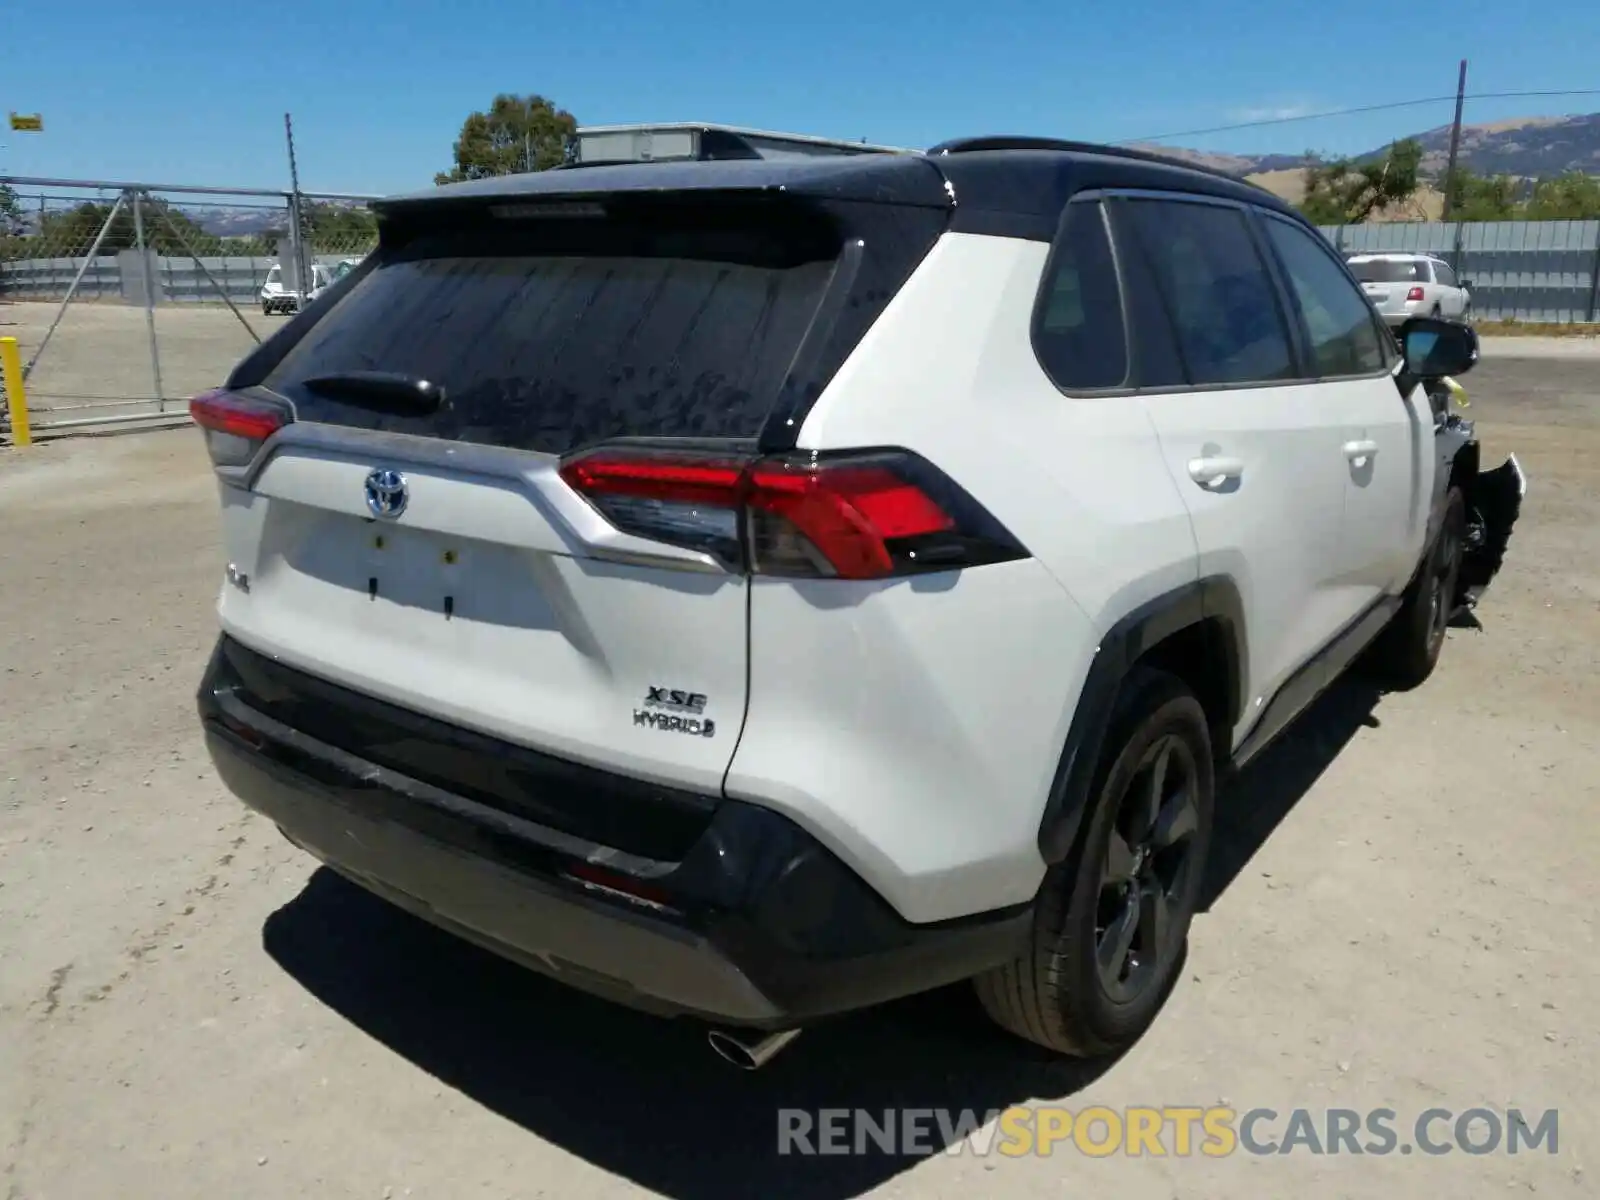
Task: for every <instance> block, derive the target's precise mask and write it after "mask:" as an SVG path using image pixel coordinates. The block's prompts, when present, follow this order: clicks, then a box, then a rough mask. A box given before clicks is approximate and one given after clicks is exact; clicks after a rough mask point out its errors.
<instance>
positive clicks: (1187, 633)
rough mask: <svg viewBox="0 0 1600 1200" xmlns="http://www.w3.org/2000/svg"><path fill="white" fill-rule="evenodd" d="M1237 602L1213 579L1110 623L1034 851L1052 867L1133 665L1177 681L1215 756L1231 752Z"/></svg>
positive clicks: (1243, 665)
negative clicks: (1206, 729) (1197, 710)
mask: <svg viewBox="0 0 1600 1200" xmlns="http://www.w3.org/2000/svg"><path fill="white" fill-rule="evenodd" d="M1248 645H1249V643H1248V638H1247V636H1246V631H1245V623H1244V602H1243V599H1242V598H1241V596H1240V594H1239V587H1238V584H1237V583H1236V582H1235V581H1234V580H1233V579H1232V578H1231V577H1229V576H1225V575H1217V576H1210V577H1207V578H1205V579H1200V580H1197V581H1195V582H1194V583H1190V584H1185V585H1184V586H1183V587H1180V588H1175V589H1173V590H1172V591H1169V592H1166V593H1164V594H1162V595H1160V596H1157V597H1155V598H1154V599H1152V600H1148V601H1146V602H1145V603H1143V604H1141V605H1139V606H1138V607H1137V608H1135V609H1134V610H1133V611H1131V612H1129V613H1127V614H1126V615H1125V616H1123V617H1122V618H1120V619H1119V620H1117V621H1116V622H1115V623H1113V624H1112V626H1111V627H1110V629H1108V630H1107V631H1106V633H1105V634H1104V635H1103V636H1102V637H1101V639H1100V645H1099V648H1098V650H1097V651H1096V653H1095V656H1094V660H1093V662H1091V663H1090V665H1089V672H1088V675H1087V677H1086V678H1085V680H1084V684H1083V687H1082V688H1081V689H1080V691H1079V693H1078V697H1077V703H1076V707H1075V709H1074V712H1073V717H1072V723H1071V725H1070V727H1069V728H1068V731H1067V740H1066V744H1065V746H1064V747H1063V749H1062V752H1061V759H1060V761H1059V763H1058V764H1057V767H1056V774H1055V778H1054V780H1053V782H1052V784H1051V788H1050V796H1049V799H1048V800H1047V801H1046V803H1045V810H1044V815H1043V817H1042V819H1041V821H1040V824H1039V851H1040V853H1041V855H1043V857H1044V860H1045V862H1047V863H1057V862H1060V861H1061V860H1062V859H1064V858H1065V857H1066V856H1067V854H1068V853H1069V852H1070V851H1071V849H1072V844H1073V842H1074V841H1075V840H1076V838H1077V836H1078V832H1079V829H1080V826H1081V825H1082V818H1083V813H1084V810H1085V807H1086V805H1087V803H1088V800H1089V797H1090V796H1091V795H1092V793H1093V788H1094V781H1095V775H1096V772H1097V770H1098V768H1099V765H1100V760H1101V758H1102V756H1103V751H1104V750H1105V746H1104V741H1105V738H1106V735H1107V733H1108V726H1109V721H1110V714H1111V713H1112V711H1113V709H1114V708H1115V707H1116V702H1117V696H1118V693H1119V692H1120V690H1121V688H1122V685H1123V681H1124V680H1125V679H1126V678H1127V676H1128V673H1129V672H1130V671H1131V670H1132V669H1133V668H1134V667H1135V666H1148V667H1154V668H1157V669H1159V670H1162V671H1165V672H1167V673H1169V674H1172V675H1175V676H1177V677H1178V678H1179V679H1180V680H1182V681H1183V682H1184V684H1185V685H1186V686H1187V687H1188V688H1189V689H1190V690H1191V691H1192V692H1194V694H1195V697H1196V699H1198V700H1199V701H1200V704H1201V707H1202V708H1203V709H1204V710H1205V712H1206V717H1207V721H1208V723H1209V725H1210V726H1211V733H1212V745H1213V748H1214V750H1215V751H1216V753H1218V754H1221V755H1226V754H1227V753H1228V752H1229V750H1230V748H1231V735H1232V730H1233V728H1234V727H1235V726H1236V725H1237V724H1238V722H1239V720H1240V719H1241V718H1242V716H1243V713H1244V704H1245V699H1244V689H1245V686H1246V680H1248V679H1249V658H1248Z"/></svg>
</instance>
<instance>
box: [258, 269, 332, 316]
mask: <svg viewBox="0 0 1600 1200" xmlns="http://www.w3.org/2000/svg"><path fill="white" fill-rule="evenodd" d="M310 276H311V290H310V292H309V293H308V294H307V295H306V296H305V297H304V298H302V297H301V295H300V289H299V288H298V287H294V286H292V284H293V282H294V281H293V280H290V281H289V283H287V284H286V283H285V282H284V278H283V267H282V265H281V264H274V265H273V266H272V267H271V268H269V269H268V271H267V278H266V282H264V283H263V284H262V285H261V297H260V299H261V314H262V316H267V317H270V316H271V315H272V314H273V313H284V314H286V315H287V314H290V313H297V312H299V311H300V310H301V309H302V308H303V307H305V305H306V304H310V303H311V302H312V301H313V300H315V299H316V298H317V297H318V296H320V295H322V293H323V292H325V291H327V290H328V288H329V287H331V286H332V285H333V277H332V276H331V275H330V274H329V273H328V268H327V267H325V266H323V265H322V264H321V263H312V264H311V268H310ZM302 300H303V302H302Z"/></svg>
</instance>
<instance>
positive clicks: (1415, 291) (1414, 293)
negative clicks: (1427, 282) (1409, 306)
mask: <svg viewBox="0 0 1600 1200" xmlns="http://www.w3.org/2000/svg"><path fill="white" fill-rule="evenodd" d="M1406 299H1407V300H1421V299H1422V289H1421V288H1419V287H1414V288H1412V289H1411V290H1410V291H1409V292H1407V293H1406Z"/></svg>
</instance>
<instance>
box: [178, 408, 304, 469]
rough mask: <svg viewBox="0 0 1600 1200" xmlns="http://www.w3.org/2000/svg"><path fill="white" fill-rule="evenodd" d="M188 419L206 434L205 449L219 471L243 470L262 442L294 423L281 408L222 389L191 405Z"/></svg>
mask: <svg viewBox="0 0 1600 1200" xmlns="http://www.w3.org/2000/svg"><path fill="white" fill-rule="evenodd" d="M189 415H190V416H191V417H193V418H194V423H195V424H196V425H198V426H200V428H201V430H202V431H203V432H204V433H205V438H206V449H207V451H209V452H210V454H211V461H212V462H213V463H215V464H216V465H217V466H219V467H238V466H243V465H244V464H245V463H247V462H249V461H250V460H251V459H252V458H254V457H255V453H256V451H257V450H259V449H260V448H261V443H262V442H264V441H266V440H267V439H268V438H269V437H271V436H272V435H273V434H274V433H276V432H277V431H278V430H280V429H282V428H283V427H284V426H285V425H287V424H289V422H291V421H292V420H294V416H293V414H292V413H290V411H289V410H288V409H287V408H285V407H284V406H282V405H279V404H274V403H272V402H271V401H269V400H255V399H252V398H251V397H249V396H241V395H239V394H238V393H237V392H230V391H226V390H223V389H218V390H217V391H214V392H202V393H201V394H200V395H198V396H196V397H195V398H194V399H193V400H191V401H189Z"/></svg>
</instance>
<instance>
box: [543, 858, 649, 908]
mask: <svg viewBox="0 0 1600 1200" xmlns="http://www.w3.org/2000/svg"><path fill="white" fill-rule="evenodd" d="M563 874H564V875H566V877H567V878H568V879H570V880H572V881H573V882H574V883H578V884H582V885H583V886H584V887H586V888H589V889H590V890H592V891H598V892H603V893H607V894H609V895H611V896H614V897H616V898H617V899H620V900H631V901H633V902H635V903H641V904H644V905H646V906H648V907H650V908H654V909H669V910H670V909H672V908H673V907H674V905H673V903H672V896H671V894H670V893H668V892H667V891H666V890H665V889H664V888H659V887H654V886H652V885H650V884H648V883H643V882H641V881H639V880H637V879H635V878H633V876H631V875H624V874H623V873H622V872H620V871H610V870H607V869H606V868H605V867H597V866H595V865H594V864H593V863H587V862H581V863H573V864H572V865H570V866H569V867H567V869H566V870H565V871H564V872H563Z"/></svg>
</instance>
